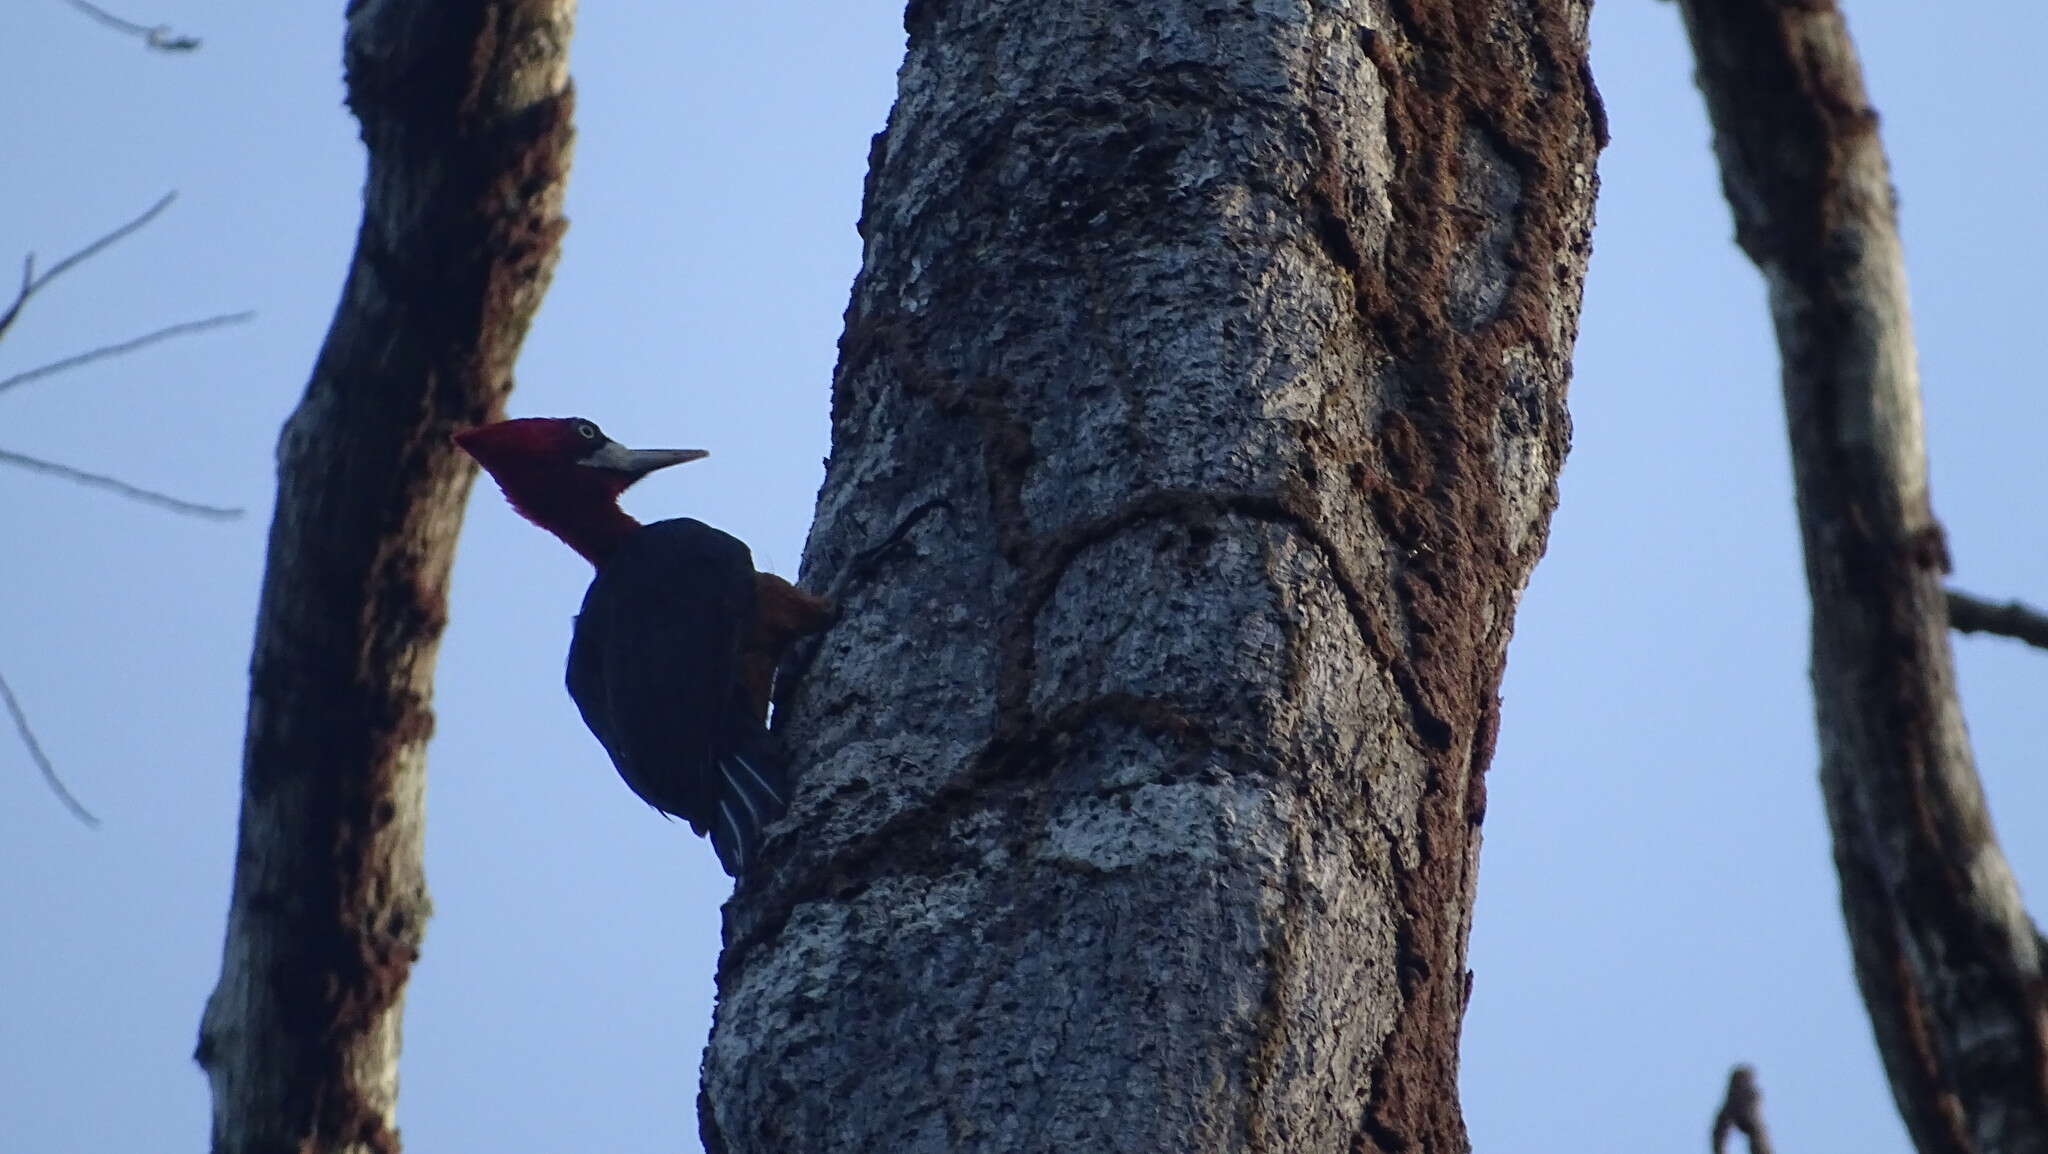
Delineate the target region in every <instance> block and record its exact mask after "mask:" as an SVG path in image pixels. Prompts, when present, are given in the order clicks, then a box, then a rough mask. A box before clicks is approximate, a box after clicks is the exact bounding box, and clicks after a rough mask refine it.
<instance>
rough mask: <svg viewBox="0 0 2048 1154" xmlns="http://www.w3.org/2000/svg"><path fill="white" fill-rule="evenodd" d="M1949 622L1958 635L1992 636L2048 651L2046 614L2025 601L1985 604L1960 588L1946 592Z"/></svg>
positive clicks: (2047, 617)
mask: <svg viewBox="0 0 2048 1154" xmlns="http://www.w3.org/2000/svg"><path fill="white" fill-rule="evenodd" d="M1948 623H1949V624H1950V625H1952V626H1954V627H1955V630H1956V632H1958V633H1993V634H1996V635H1998V636H2000V637H2010V638H2012V639H2013V640H2015V641H2024V642H2026V643H2027V644H2029V645H2032V646H2035V647H2037V648H2040V649H2048V613H2043V612H2041V611H2040V610H2039V609H2036V608H2034V607H2033V606H2031V605H2028V604H2027V603H2026V602H2024V601H2006V602H1998V601H1986V600H1984V599H1983V598H1982V597H1974V596H1972V595H1970V594H1968V593H1965V592H1963V591H1962V590H1960V589H1951V590H1949V591H1948Z"/></svg>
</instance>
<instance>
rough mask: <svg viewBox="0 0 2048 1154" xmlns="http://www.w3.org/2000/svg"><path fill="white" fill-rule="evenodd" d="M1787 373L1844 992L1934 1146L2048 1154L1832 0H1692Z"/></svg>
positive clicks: (2014, 943)
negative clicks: (1844, 941) (1847, 951)
mask: <svg viewBox="0 0 2048 1154" xmlns="http://www.w3.org/2000/svg"><path fill="white" fill-rule="evenodd" d="M1680 6H1681V8H1682V9H1683V11H1684V13H1685V21H1686V28H1687V30H1688V32H1689V33H1690V35H1691V37H1692V43H1693V51H1694V53H1695V54H1696V55H1697V57H1698V59H1699V65H1700V67H1699V83H1700V88H1701V90H1702V91H1703V92H1704V93H1705V94H1706V98H1707V109H1708V111H1709V113H1710V114H1711V116H1712V118H1713V122H1714V146H1715V151H1716V153H1717V154H1718V155H1719V157H1720V162H1721V176H1722V183H1723V186H1724V187H1725V188H1726V190H1727V194H1728V202H1729V204H1730V206H1731V207H1732V208H1733V209H1734V214H1735V235H1736V240H1737V241H1738V242H1740V243H1741V245H1742V248H1743V251H1745V252H1746V253H1748V254H1749V256H1750V259H1752V260H1754V261H1755V262H1756V264H1757V267H1758V268H1759V269H1761V270H1762V271H1763V273H1764V278H1765V280H1766V281H1767V282H1768V284H1769V286H1770V301H1771V315H1772V318H1773V320H1774V321H1775V322H1776V326H1777V334H1778V346H1779V349H1780V350H1781V352H1782V354H1783V358H1784V375H1783V383H1784V391H1785V410H1786V417H1787V422H1788V425H1789V427H1790V431H1791V438H1792V464H1793V475H1794V482H1795V485H1796V488H1797V492H1798V500H1799V523H1800V532H1801V538H1802V540H1803V542H1804V545H1805V550H1806V575H1807V584H1808V587H1809V588H1810V590H1811V592H1812V596H1813V685H1814V701H1815V709H1816V714H1817V719H1818V723H1819V730H1820V754H1821V765H1820V774H1821V790H1822V793H1823V795H1824V796H1825V798H1826V801H1827V810H1828V824H1829V826H1830V828H1831V829H1832V831H1833V834H1834V842H1835V865H1836V867H1837V869H1838V870H1839V872H1840V874H1841V884H1842V911H1843V915H1844V917H1845V918H1846V920H1847V923H1848V929H1849V943H1850V946H1851V949H1852V952H1853V954H1854V956H1855V960H1856V977H1857V981H1858V983H1859V984H1860V985H1861V987H1862V990H1863V999H1864V1001H1865V1003H1866V1004H1867V1005H1868V1006H1869V1008H1870V1016H1871V1022H1872V1024H1873V1026H1874V1027H1875V1030H1876V1034H1877V1041H1878V1048H1879V1050H1880V1051H1882V1053H1883V1056H1884V1063H1885V1069H1886V1072H1887V1073H1888V1074H1889V1075H1890V1078H1891V1084H1892V1095H1893V1097H1894V1098H1895V1099H1896V1100H1897V1102H1898V1105H1899V1111H1900V1113H1901V1114H1902V1115H1904V1117H1905V1120H1906V1127H1907V1129H1908V1130H1909V1131H1910V1132H1911V1133H1912V1135H1913V1141H1914V1144H1915V1145H1916V1146H1917V1147H1918V1148H1919V1149H1920V1150H1921V1151H1922V1154H1937V1152H1940V1154H1965V1152H1969V1154H1993V1152H1997V1154H2020V1152H2040V1151H2048V987H2044V985H2043V982H2042V973H2041V957H2040V943H2039V939H2038V938H2037V937H2036V935H2035V932H2034V927H2033V924H2032V923H2031V922H2030V921H2029V920H2028V918H2027V915H2026V911H2025V910H2024V909H2023V908H2022V907H2021V905H2020V897H2019V888H2018V886H2017V885H2016V884H2015V882H2014V881H2013V876H2012V871H2011V870H2010V869H2009V868H2007V866H2006V862H2005V858H2004V855H2003V854H2001V853H2000V852H1999V849H1998V844H1997V842H1996V840H1995V838H1994V836H1993V833H1992V828H1991V818H1990V815H1989V813H1988V812H1987V811H1986V810H1985V806H1984V797H1983V792H1982V790H1981V789H1980V787H1979V785H1978V782H1977V774H1976V768H1975V766H1974V765H1973V764H1972V762H1971V758H1970V746H1969V739H1968V735H1967V734H1966V733H1965V732H1964V728H1963V713H1962V707H1961V705H1960V703H1959V702H1958V701H1957V698H1956V685H1955V670H1954V665H1953V662H1952V659H1951V655H1950V652H1949V638H1948V626H1949V620H1948V608H1947V604H1946V601H1945V598H1944V595H1943V592H1942V587H1941V579H1942V575H1943V574H1944V573H1945V572H1946V571H1947V568H1948V555H1947V549H1946V547H1945V546H1944V544H1943V540H1942V533H1941V527H1940V525H1938V524H1937V523H1936V522H1935V520H1934V515H1933V512H1932V510H1931V508H1930V506H1929V503H1928V496H1927V461H1926V449H1925V446H1924V445H1923V443H1922V438H1921V414H1920V392H1919V380H1918V375H1917V370H1916V369H1915V366H1914V353H1913V335H1912V326H1911V322H1910V320H1909V318H1908V315H1907V307H1906V275H1905V267H1904V261H1903V258H1902V256H1901V253H1900V248H1899V238H1898V232H1897V224H1896V220H1895V213H1894V205H1893V201H1892V190H1891V181H1890V175H1889V173H1888V172H1887V171H1886V167H1885V159H1884V152H1883V149H1882V147H1881V145H1880V142H1879V140H1878V135H1877V114H1876V113H1875V112H1874V111H1873V110H1872V109H1871V108H1870V103H1869V100H1868V98H1867V97H1866V96H1865V94H1864V90H1863V79H1862V76H1861V74H1860V70H1859V68H1858V66H1857V63H1856V55H1855V50H1854V47H1853V46H1852V45H1851V44H1850V41H1849V34H1848V29H1847V27H1846V26H1845V25H1844V23H1843V21H1842V16H1841V13H1840V12H1838V11H1837V10H1836V9H1835V6H1834V5H1833V4H1832V3H1829V2H1826V0H1808V2H1806V3H1800V4H1787V3H1782V2H1780V0H1725V2H1712V3H1709V2H1704V0H1681V5H1680Z"/></svg>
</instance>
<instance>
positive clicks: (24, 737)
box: [0, 677, 100, 829]
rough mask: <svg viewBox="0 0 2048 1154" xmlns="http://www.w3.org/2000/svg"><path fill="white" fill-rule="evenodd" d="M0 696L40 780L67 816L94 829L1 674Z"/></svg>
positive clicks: (96, 825) (93, 822)
mask: <svg viewBox="0 0 2048 1154" xmlns="http://www.w3.org/2000/svg"><path fill="white" fill-rule="evenodd" d="M0 700H4V701H5V702H6V705H7V712H8V713H9V714H10V715H12V716H13V718H14V731H15V732H16V733H18V734H20V735H21V744H22V745H23V746H25V747H26V748H27V749H28V756H29V760H31V761H33V762H35V763H36V768H37V769H39V770H42V772H43V781H44V783H45V784H47V785H48V786H49V787H50V792H51V793H54V794H56V795H57V800H58V801H61V802H63V803H64V808H65V809H68V810H70V811H71V816H73V817H75V818H77V819H78V820H79V821H82V822H84V823H85V824H86V826H87V827H88V828H91V829H98V828H99V825H100V819H99V818H97V817H94V816H93V813H92V811H91V810H89V809H87V808H85V806H84V805H82V804H81V803H80V802H79V800H78V799H77V798H76V797H73V796H72V794H71V791H70V790H68V789H66V788H64V779H63V778H60V777H58V776H57V767H56V766H55V765H53V764H51V763H50V755H49V754H47V753H44V752H43V744H42V742H39V741H37V740H36V732H35V730H33V729H31V728H29V724H28V714H27V713H26V712H24V711H23V710H22V708H21V702H20V701H19V700H17V699H16V698H15V696H14V689H13V687H11V686H9V685H8V684H7V678H5V677H0Z"/></svg>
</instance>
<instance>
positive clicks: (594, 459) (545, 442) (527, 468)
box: [455, 417, 710, 565]
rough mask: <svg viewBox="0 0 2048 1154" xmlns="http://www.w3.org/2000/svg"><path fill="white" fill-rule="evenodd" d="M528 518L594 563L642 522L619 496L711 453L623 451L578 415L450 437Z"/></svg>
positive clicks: (504, 424) (519, 422)
mask: <svg viewBox="0 0 2048 1154" xmlns="http://www.w3.org/2000/svg"><path fill="white" fill-rule="evenodd" d="M455 443H456V444H457V445H458V446H460V447H461V449H462V451H463V452H466V453H468V454H469V455H470V456H472V457H474V458H476V462H477V464H479V465H482V466H483V467H484V471H485V472H487V473H489V474H490V475H491V476H492V477H493V478H494V479H495V480H496V481H497V482H498V487H499V488H500V489H503V490H504V491H505V499H506V500H507V501H509V502H511V503H512V507H513V508H514V509H517V510H519V512H520V514H521V515H523V516H524V517H525V518H526V519H527V520H529V521H532V522H533V523H534V524H536V525H539V526H540V527H541V528H543V529H546V530H547V531H548V532H550V533H553V534H554V535H555V536H557V537H560V538H561V539H562V541H563V543H564V544H567V545H568V546H569V547H570V548H571V549H574V550H576V551H577V552H578V553H581V554H583V556H584V557H585V559H587V560H588V561H589V562H590V563H591V564H593V565H596V564H599V563H601V562H603V560H604V558H605V557H606V556H607V555H608V554H610V553H611V551H612V550H613V549H615V548H617V546H618V544H619V542H621V541H624V540H625V539H626V538H627V537H628V536H630V535H631V534H632V532H633V530H635V529H638V528H639V527H640V523H639V522H638V521H635V520H634V519H633V518H632V517H630V516H628V515H627V514H626V512H625V510H623V509H620V508H619V494H621V493H624V492H625V491H626V490H627V489H630V488H632V486H633V483H634V482H636V481H638V480H639V479H640V478H642V477H645V476H646V475H647V474H649V473H652V472H654V471H655V470H656V469H665V468H667V467H668V466H670V465H680V464H683V463H684V462H686V461H695V460H698V459H700V458H703V457H707V456H710V454H709V453H706V452H705V451H704V450H702V449H628V448H626V447H625V446H624V445H621V444H619V443H618V442H617V441H614V440H612V439H611V438H610V437H607V436H605V435H604V433H603V432H602V431H601V430H599V429H598V427H597V426H596V425H595V424H592V423H591V422H589V421H586V420H583V419H582V418H580V417H522V418H520V419H518V420H515V421H500V422H498V423H497V424H495V425H484V426H482V427H480V428H475V429H467V430H464V431H463V432H460V433H457V434H455Z"/></svg>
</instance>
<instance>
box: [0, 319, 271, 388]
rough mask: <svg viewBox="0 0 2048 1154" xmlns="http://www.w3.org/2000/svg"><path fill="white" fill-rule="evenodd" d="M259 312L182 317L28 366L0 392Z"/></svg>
mask: <svg viewBox="0 0 2048 1154" xmlns="http://www.w3.org/2000/svg"><path fill="white" fill-rule="evenodd" d="M255 315H256V314H255V312H254V311H252V310H249V309H244V310H242V311H241V312H238V313H222V314H220V315H219V316H212V317H203V318H201V319H199V320H196V321H180V322H179V323H177V324H174V325H165V326H164V327H163V328H160V329H157V330H155V331H154V332H147V333H144V334H142V335H141V336H139V337H130V338H128V339H127V340H125V341H116V342H115V343H113V344H111V345H101V346H100V347H98V348H96V349H87V350H86V351H84V352H82V353H73V354H72V355H70V356H68V357H64V358H61V359H59V360H54V361H51V362H50V363H49V364H46V365H37V366H36V367H35V368H32V369H25V370H23V371H22V372H18V373H16V374H14V375H13V376H11V377H0V393H4V392H6V391H7V390H9V389H11V388H13V387H15V386H16V385H25V384H27V383H29V382H30V381H39V380H41V379H43V378H44V377H50V376H55V375H56V374H58V373H61V372H64V371H66V370H69V369H75V368H78V367H80V366H82V365H89V364H91V363H93V362H94V361H103V360H106V359H107V358H109V357H118V356H125V355H126V354H128V353H132V352H134V351H135V350H137V349H142V348H147V347H149V346H150V345H153V344H156V343H157V342H159V341H167V340H170V339H171V338H173V337H186V336H191V335H193V334H194V333H203V332H205V331H207V330H208V329H218V328H224V327H226V326H228V325H239V324H243V323H245V322H247V321H248V320H250V319H251V318H253V317H255Z"/></svg>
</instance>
